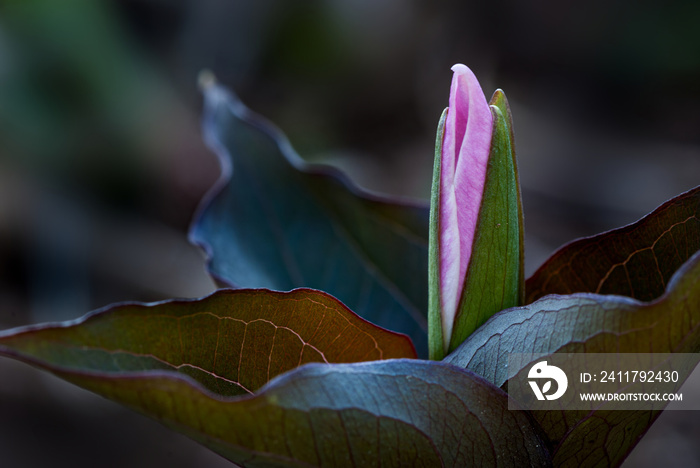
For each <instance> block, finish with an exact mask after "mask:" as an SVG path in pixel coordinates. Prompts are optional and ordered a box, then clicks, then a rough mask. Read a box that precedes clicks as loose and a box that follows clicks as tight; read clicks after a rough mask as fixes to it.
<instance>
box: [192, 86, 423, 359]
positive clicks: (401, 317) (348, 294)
mask: <svg viewBox="0 0 700 468" xmlns="http://www.w3.org/2000/svg"><path fill="white" fill-rule="evenodd" d="M204 97H205V110H204V133H205V137H206V140H207V142H208V144H209V145H210V147H211V148H212V149H213V150H214V151H215V152H216V153H217V154H218V156H219V159H220V161H221V165H222V176H221V179H220V180H219V181H218V183H217V184H216V185H215V186H214V187H213V188H212V190H211V191H210V193H209V195H208V196H207V197H206V198H205V200H204V201H203V203H202V207H201V209H200V213H199V215H198V216H197V217H196V218H195V219H196V222H195V223H194V224H193V225H192V228H191V231H190V239H191V241H192V242H194V243H196V244H198V245H200V246H202V247H203V248H204V250H205V251H206V252H207V254H208V256H209V257H210V258H209V270H210V272H211V273H212V274H213V275H214V276H215V277H217V278H219V279H220V280H221V281H223V282H225V283H227V284H229V285H232V286H235V287H255V288H260V287H262V288H270V289H275V290H283V291H286V290H290V289H294V288H298V287H311V288H315V289H319V290H322V291H326V292H328V293H329V294H331V295H333V296H335V297H337V298H338V299H339V300H341V301H342V302H343V303H345V304H346V305H347V306H348V307H349V308H350V309H352V310H353V311H355V312H356V313H358V314H359V315H361V316H362V317H364V318H366V319H367V320H370V321H372V322H373V323H376V324H377V325H379V326H382V327H385V328H389V329H392V330H396V331H399V332H402V333H405V334H407V335H408V336H410V337H411V339H412V340H413V342H414V344H415V345H416V348H417V349H418V353H419V355H421V356H427V337H426V334H427V321H426V312H425V310H426V306H427V302H428V299H427V286H426V285H427V270H428V245H427V237H428V216H429V214H428V210H427V208H426V207H423V206H417V205H416V206H412V205H410V204H407V203H397V202H394V201H390V200H388V199H385V198H381V197H379V196H376V195H370V194H368V193H365V192H364V191H361V190H360V189H358V188H357V187H355V186H353V185H352V183H351V182H350V181H349V180H348V179H347V178H346V177H345V176H343V175H342V174H341V173H340V172H338V171H336V170H333V169H330V168H324V169H320V168H318V167H311V166H309V165H307V164H305V163H304V162H303V161H302V160H301V159H300V158H299V156H298V155H297V154H296V153H295V152H294V150H293V149H292V147H291V146H290V144H289V142H288V141H287V139H286V138H285V137H284V136H283V135H282V134H281V133H280V132H279V131H278V130H277V129H275V128H274V127H272V126H271V125H270V124H269V123H268V122H266V121H263V120H262V119H261V118H259V117H257V116H255V115H253V114H252V113H251V112H250V111H249V110H248V109H247V108H246V107H245V106H244V105H243V104H242V103H241V102H240V101H239V100H238V98H236V97H235V96H234V95H233V94H231V93H229V92H228V91H226V90H224V89H223V88H222V87H220V86H217V85H215V84H210V85H209V86H207V87H206V88H205V91H204Z"/></svg>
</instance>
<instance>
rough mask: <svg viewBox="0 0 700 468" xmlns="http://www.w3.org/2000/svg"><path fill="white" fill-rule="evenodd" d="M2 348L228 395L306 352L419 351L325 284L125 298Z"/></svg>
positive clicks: (41, 362)
mask: <svg viewBox="0 0 700 468" xmlns="http://www.w3.org/2000/svg"><path fill="white" fill-rule="evenodd" d="M0 355H8V356H12V357H15V358H17V359H20V360H24V361H27V362H29V363H33V364H36V365H38V366H41V367H45V368H47V369H49V370H51V371H53V372H55V373H57V374H59V375H62V373H96V374H100V375H102V376H104V377H105V378H107V379H109V378H115V377H117V376H120V375H123V374H128V373H134V372H139V373H144V374H147V373H149V372H153V371H155V372H160V373H162V372H161V371H171V372H177V373H181V374H187V375H189V376H190V377H192V378H194V379H195V380H197V381H198V382H199V383H201V384H202V385H204V386H205V387H206V388H208V389H209V390H210V391H212V392H215V393H217V394H219V395H228V396H232V395H242V394H248V393H252V392H254V391H255V390H257V389H258V388H260V387H261V386H262V385H264V384H265V383H266V382H267V381H269V380H270V379H271V378H273V377H274V376H276V375H278V374H281V373H283V372H286V371H288V370H290V369H293V368H295V367H298V366H300V365H302V364H304V363H307V362H326V363H332V362H357V361H370V360H378V359H390V358H402V357H407V358H413V357H415V351H414V350H413V346H412V345H411V343H410V340H408V338H407V337H405V336H402V335H397V334H395V333H392V332H389V331H386V330H382V329H381V328H379V327H377V326H375V325H372V324H371V323H368V322H366V321H364V320H363V319H361V318H360V317H358V316H357V315H355V314H354V313H352V312H351V311H350V310H348V309H347V308H346V307H345V306H343V305H342V304H341V303H339V302H338V301H337V300H336V299H334V298H332V297H330V296H329V295H327V294H325V293H322V292H319V291H313V290H296V291H292V292H289V293H278V292H271V291H267V290H236V291H232V290H220V291H217V292H216V293H214V294H212V295H211V296H209V297H206V298H204V299H200V300H192V301H169V302H162V303H158V304H154V305H148V304H124V305H118V306H114V307H111V308H108V309H106V310H103V311H98V312H97V313H93V314H89V315H87V316H85V317H84V318H82V319H80V320H77V321H73V322H66V323H62V324H57V325H39V326H31V327H24V328H20V329H15V330H9V331H5V332H2V333H0ZM159 375H160V374H159Z"/></svg>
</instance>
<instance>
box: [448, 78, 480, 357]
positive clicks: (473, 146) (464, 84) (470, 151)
mask: <svg viewBox="0 0 700 468" xmlns="http://www.w3.org/2000/svg"><path fill="white" fill-rule="evenodd" d="M452 71H453V72H454V75H453V77H452V87H451V89H450V102H449V110H448V113H447V120H446V122H445V137H444V140H443V146H442V155H441V173H440V205H441V206H440V236H439V243H440V289H441V291H440V293H441V294H440V295H441V299H442V304H441V305H442V312H443V317H442V327H443V339H444V340H445V343H444V345H445V349H447V347H448V346H449V342H450V338H451V336H452V327H453V324H454V320H455V316H456V314H457V307H458V306H459V299H460V296H461V294H462V288H463V286H464V279H465V276H466V273H467V267H468V266H469V259H470V258H471V253H472V244H473V242H474V233H475V231H476V222H477V219H478V216H479V208H480V207H481V197H482V195H483V193H484V183H485V181H486V168H487V164H488V157H489V151H490V149H491V133H492V125H493V121H492V120H493V117H492V116H491V110H490V109H489V105H488V103H487V102H486V97H485V96H484V92H483V91H482V89H481V86H480V85H479V81H478V80H477V79H476V76H474V73H473V72H472V71H471V70H470V69H469V68H468V67H466V66H465V65H462V64H457V65H455V66H453V67H452Z"/></svg>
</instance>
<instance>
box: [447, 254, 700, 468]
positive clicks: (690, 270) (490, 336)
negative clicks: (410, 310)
mask: <svg viewBox="0 0 700 468" xmlns="http://www.w3.org/2000/svg"><path fill="white" fill-rule="evenodd" d="M699 325H700V252H698V253H696V254H695V255H694V256H693V257H691V259H690V260H689V261H688V262H686V263H685V264H684V265H683V266H682V267H681V268H680V269H679V270H678V272H676V274H675V275H674V276H673V278H672V279H671V281H670V282H669V284H668V288H667V291H666V293H664V294H663V295H662V296H661V297H660V298H659V299H657V300H655V301H653V302H648V303H644V302H640V301H637V300H634V299H630V298H627V297H620V296H603V295H596V294H586V293H583V294H573V295H570V296H556V295H551V296H547V297H544V298H542V299H540V300H538V301H536V302H534V303H532V304H530V305H527V306H525V307H519V308H514V309H509V310H504V311H502V312H500V313H498V314H496V315H494V316H493V317H492V318H491V320H489V321H488V322H486V323H485V324H484V325H483V326H482V327H481V328H480V329H479V330H477V331H476V332H475V333H474V334H472V335H471V336H470V337H469V338H468V339H467V340H466V341H465V342H464V343H463V344H462V346H460V347H459V348H458V349H457V350H456V351H455V352H454V353H452V354H451V355H450V356H448V357H447V358H445V362H449V363H451V364H455V365H458V366H460V367H464V368H466V369H469V370H472V371H474V372H476V373H478V374H480V375H482V376H484V377H485V378H486V379H487V380H489V381H490V382H492V383H494V384H495V385H497V386H504V384H506V383H507V380H508V377H509V376H513V375H515V374H516V373H518V372H519V371H520V370H522V368H524V367H525V366H527V365H529V364H527V363H526V364H525V365H524V366H523V367H521V368H520V369H513V368H508V354H509V353H544V354H550V353H555V352H560V353H668V352H673V353H698V352H700V326H699ZM533 416H534V418H535V419H536V420H537V421H538V422H539V423H540V424H541V426H542V428H543V429H544V430H545V431H546V432H547V434H548V436H549V438H550V441H551V442H552V444H553V446H554V447H555V448H554V455H553V457H554V462H555V464H557V465H559V464H561V465H567V466H568V465H571V466H581V465H582V464H583V465H586V466H593V465H596V466H597V465H613V466H615V465H618V464H620V463H621V462H622V460H623V459H624V457H625V456H626V454H627V453H628V452H629V451H630V450H631V449H632V447H633V446H634V445H635V444H636V443H637V441H638V440H639V438H640V437H641V436H642V435H643V434H644V432H646V430H647V429H648V428H649V426H650V425H651V423H652V422H653V421H654V420H655V419H656V417H657V416H658V413H652V412H649V411H618V412H605V411H595V412H592V413H589V412H575V411H566V412H556V411H535V412H533Z"/></svg>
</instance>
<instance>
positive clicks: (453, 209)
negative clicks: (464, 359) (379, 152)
mask: <svg viewBox="0 0 700 468" xmlns="http://www.w3.org/2000/svg"><path fill="white" fill-rule="evenodd" d="M452 70H453V72H454V75H453V79H452V87H451V89H450V98H449V107H448V108H447V110H446V114H443V117H442V118H441V122H440V126H439V128H438V138H437V142H436V154H435V168H434V173H433V188H432V196H431V220H430V222H431V227H430V271H429V277H430V304H429V313H428V318H429V341H430V353H431V358H432V359H440V358H441V357H442V356H444V354H446V353H448V352H450V351H452V350H453V349H454V348H456V347H457V346H458V345H459V344H460V343H461V342H462V341H463V340H464V339H465V338H466V337H467V336H468V335H469V334H471V333H472V332H473V331H474V330H475V329H476V328H477V327H478V326H479V325H481V323H483V322H484V321H485V320H486V319H487V318H488V317H490V316H491V315H493V314H494V313H495V312H498V311H499V310H501V309H503V308H506V307H512V306H515V305H518V304H519V302H520V295H521V294H522V280H523V278H522V255H521V252H522V245H521V244H522V239H521V238H522V229H521V224H522V222H521V217H522V215H521V213H522V210H521V209H520V191H519V188H518V181H517V172H516V169H515V155H514V151H513V145H512V132H511V131H510V121H509V115H510V114H509V111H508V108H507V103H506V102H505V96H503V93H502V92H500V91H497V92H496V94H495V95H494V99H493V100H492V104H493V105H491V106H490V105H489V104H488V103H487V101H486V98H485V96H484V93H483V91H482V89H481V86H480V85H479V82H478V80H477V79H476V76H474V73H472V71H471V70H470V69H469V68H467V67H466V66H465V65H461V64H458V65H455V66H454V67H452ZM499 282H500V284H498V283H499ZM494 309H495V310H494Z"/></svg>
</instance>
